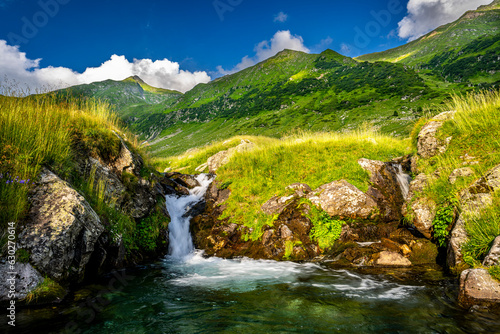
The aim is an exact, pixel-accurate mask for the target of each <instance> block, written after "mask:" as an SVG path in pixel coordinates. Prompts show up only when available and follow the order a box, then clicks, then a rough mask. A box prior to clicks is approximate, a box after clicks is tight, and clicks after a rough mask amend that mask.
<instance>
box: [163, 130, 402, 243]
mask: <svg viewBox="0 0 500 334" xmlns="http://www.w3.org/2000/svg"><path fill="white" fill-rule="evenodd" d="M241 139H247V140H250V141H251V142H253V143H254V144H255V148H254V149H253V150H252V151H249V152H242V153H237V154H235V155H234V156H233V157H232V158H231V160H230V162H229V163H228V164H227V165H225V166H223V167H222V168H220V169H219V170H218V171H217V179H218V180H219V182H221V183H222V184H224V185H225V186H227V187H229V189H231V196H230V197H229V200H228V201H227V202H226V204H227V209H226V214H227V215H228V216H231V217H232V218H231V221H232V222H237V223H239V224H243V225H245V226H248V227H250V228H251V229H252V230H253V232H254V233H253V234H252V237H253V238H257V237H259V236H260V233H261V232H262V231H261V227H262V226H263V225H264V224H266V223H269V219H270V217H269V216H266V215H264V214H262V213H261V212H260V210H259V209H260V206H261V205H262V204H263V203H265V202H266V201H267V200H269V199H270V198H271V197H272V196H274V195H284V194H285V192H286V190H285V188H286V186H287V185H290V184H292V183H296V182H302V183H307V184H308V185H309V186H311V188H313V189H315V188H316V187H318V186H320V185H322V184H326V183H329V182H332V181H334V180H340V179H344V180H347V181H348V182H350V183H352V184H353V185H355V186H357V187H359V188H360V189H361V190H364V191H366V190H367V188H368V180H369V177H368V174H367V173H366V172H365V171H364V170H363V169H362V168H361V167H360V166H359V165H358V163H357V160H358V159H360V158H368V159H377V160H382V161H389V160H391V159H393V158H396V157H398V156H402V155H404V154H406V153H408V152H409V142H408V141H406V140H401V139H396V138H393V137H390V136H386V135H382V134H380V133H377V132H375V131H372V130H358V131H353V132H349V133H344V134H339V133H330V132H320V133H303V132H300V133H296V134H292V135H289V136H287V137H284V138H282V139H274V138H268V137H260V136H257V137H250V136H241V137H235V138H232V139H230V140H228V141H224V142H218V143H216V144H213V145H209V146H207V147H204V148H201V149H197V150H192V151H189V152H186V153H185V154H183V155H181V156H176V157H172V158H168V159H158V160H157V161H156V163H157V165H158V167H159V168H160V169H161V168H164V167H166V166H170V167H173V168H174V170H175V169H179V168H183V167H186V166H190V167H189V168H187V169H185V170H183V172H192V171H193V170H194V168H196V167H197V166H198V165H199V164H201V163H203V162H206V160H207V158H208V157H209V156H211V155H213V154H215V153H216V152H218V151H220V150H222V149H226V148H228V147H232V146H235V145H237V144H239V143H240V142H241Z"/></svg>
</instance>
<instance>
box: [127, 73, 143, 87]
mask: <svg viewBox="0 0 500 334" xmlns="http://www.w3.org/2000/svg"><path fill="white" fill-rule="evenodd" d="M123 81H124V82H130V81H133V82H137V83H138V84H141V85H144V84H146V83H145V82H144V80H142V79H141V78H140V77H139V76H137V75H133V76H131V77H128V78H127V79H125V80H123Z"/></svg>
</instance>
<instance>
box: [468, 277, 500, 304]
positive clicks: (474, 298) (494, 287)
mask: <svg viewBox="0 0 500 334" xmlns="http://www.w3.org/2000/svg"><path fill="white" fill-rule="evenodd" d="M458 302H459V303H460V305H461V306H462V307H465V308H470V307H472V306H474V305H479V306H484V307H498V306H499V305H500V282H499V281H497V280H495V279H494V278H493V277H491V275H490V274H489V273H488V271H487V270H486V269H467V270H464V271H462V273H461V274H460V292H459V295H458Z"/></svg>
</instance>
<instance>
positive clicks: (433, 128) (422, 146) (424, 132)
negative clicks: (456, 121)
mask: <svg viewBox="0 0 500 334" xmlns="http://www.w3.org/2000/svg"><path fill="white" fill-rule="evenodd" d="M454 113H455V112H453V111H447V112H444V113H441V114H439V115H437V116H435V117H433V118H432V119H431V120H430V121H429V122H428V123H427V124H425V125H424V127H423V128H422V129H421V130H420V133H419V134H418V142H417V152H418V155H419V156H421V157H422V158H432V157H433V156H435V155H438V154H441V153H444V152H446V149H447V147H448V144H449V143H450V141H451V137H450V138H447V139H446V140H445V141H442V140H440V139H438V138H437V136H436V135H437V132H438V131H439V129H440V128H441V127H442V126H443V124H444V122H445V121H446V120H447V119H449V118H451V117H453V114H454Z"/></svg>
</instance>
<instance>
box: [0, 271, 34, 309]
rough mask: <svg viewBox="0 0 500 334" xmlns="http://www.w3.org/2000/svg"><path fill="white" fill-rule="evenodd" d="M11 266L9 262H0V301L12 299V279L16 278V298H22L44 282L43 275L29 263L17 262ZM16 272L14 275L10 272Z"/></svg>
mask: <svg viewBox="0 0 500 334" xmlns="http://www.w3.org/2000/svg"><path fill="white" fill-rule="evenodd" d="M13 266H14V268H13V269H12V268H10V265H9V264H8V263H5V264H0V282H2V284H0V301H7V300H10V299H11V298H9V291H10V285H11V284H10V281H9V280H10V279H11V278H14V280H15V284H14V286H15V289H14V291H15V299H17V300H21V299H24V298H26V296H27V295H28V294H29V293H30V292H31V291H33V290H34V289H35V288H36V287H37V286H38V285H39V284H40V283H42V282H43V277H42V275H41V274H40V273H39V272H38V271H37V270H36V269H35V268H33V267H32V266H31V264H29V263H16V264H14V265H13ZM10 272H13V273H15V274H14V275H11V274H9V273H10Z"/></svg>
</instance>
